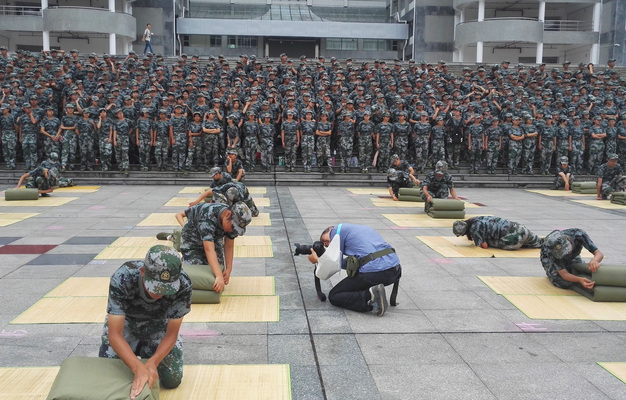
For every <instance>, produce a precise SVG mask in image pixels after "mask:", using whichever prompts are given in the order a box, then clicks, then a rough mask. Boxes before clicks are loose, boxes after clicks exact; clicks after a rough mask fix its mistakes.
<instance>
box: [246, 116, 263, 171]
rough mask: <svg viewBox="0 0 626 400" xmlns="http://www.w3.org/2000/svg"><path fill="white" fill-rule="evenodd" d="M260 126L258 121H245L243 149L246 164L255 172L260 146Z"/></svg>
mask: <svg viewBox="0 0 626 400" xmlns="http://www.w3.org/2000/svg"><path fill="white" fill-rule="evenodd" d="M259 131H260V127H259V124H258V123H257V122H254V121H253V122H250V121H246V122H244V123H243V151H244V156H245V160H246V166H247V168H248V170H249V171H251V172H253V171H254V167H255V165H256V153H257V151H258V148H259Z"/></svg>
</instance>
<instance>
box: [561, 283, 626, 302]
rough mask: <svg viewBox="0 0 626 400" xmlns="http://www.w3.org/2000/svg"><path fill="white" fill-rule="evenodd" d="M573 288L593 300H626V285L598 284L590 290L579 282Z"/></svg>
mask: <svg viewBox="0 0 626 400" xmlns="http://www.w3.org/2000/svg"><path fill="white" fill-rule="evenodd" d="M572 290H574V291H575V292H577V293H579V294H582V295H583V296H585V297H586V298H588V299H589V300H591V301H597V302H626V287H617V286H602V285H597V284H596V285H595V286H594V287H593V289H592V291H591V292H590V291H588V290H585V288H583V287H582V286H580V285H579V284H575V285H573V286H572Z"/></svg>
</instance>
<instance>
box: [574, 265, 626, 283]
mask: <svg viewBox="0 0 626 400" xmlns="http://www.w3.org/2000/svg"><path fill="white" fill-rule="evenodd" d="M572 268H573V269H574V270H575V271H576V273H577V275H579V274H581V275H589V264H587V263H576V264H572ZM590 279H591V280H592V281H594V282H595V283H596V285H600V286H620V287H626V265H606V264H600V268H598V270H597V271H596V272H594V273H592V274H591V278H590Z"/></svg>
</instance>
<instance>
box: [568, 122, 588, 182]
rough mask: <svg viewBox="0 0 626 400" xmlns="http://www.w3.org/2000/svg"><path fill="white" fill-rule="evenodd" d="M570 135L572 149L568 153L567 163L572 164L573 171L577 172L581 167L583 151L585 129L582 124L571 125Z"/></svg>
mask: <svg viewBox="0 0 626 400" xmlns="http://www.w3.org/2000/svg"><path fill="white" fill-rule="evenodd" d="M570 136H571V138H572V151H570V155H569V165H571V166H572V172H573V173H576V174H579V173H580V172H581V171H582V169H583V154H584V152H585V149H584V147H583V138H584V137H585V130H584V128H583V126H582V125H581V126H575V125H574V126H572V127H571V129H570Z"/></svg>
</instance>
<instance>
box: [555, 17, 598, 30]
mask: <svg viewBox="0 0 626 400" xmlns="http://www.w3.org/2000/svg"><path fill="white" fill-rule="evenodd" d="M543 30H544V31H550V32H554V31H557V32H590V31H593V21H574V20H558V19H556V20H553V19H547V20H545V21H544V22H543Z"/></svg>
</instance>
